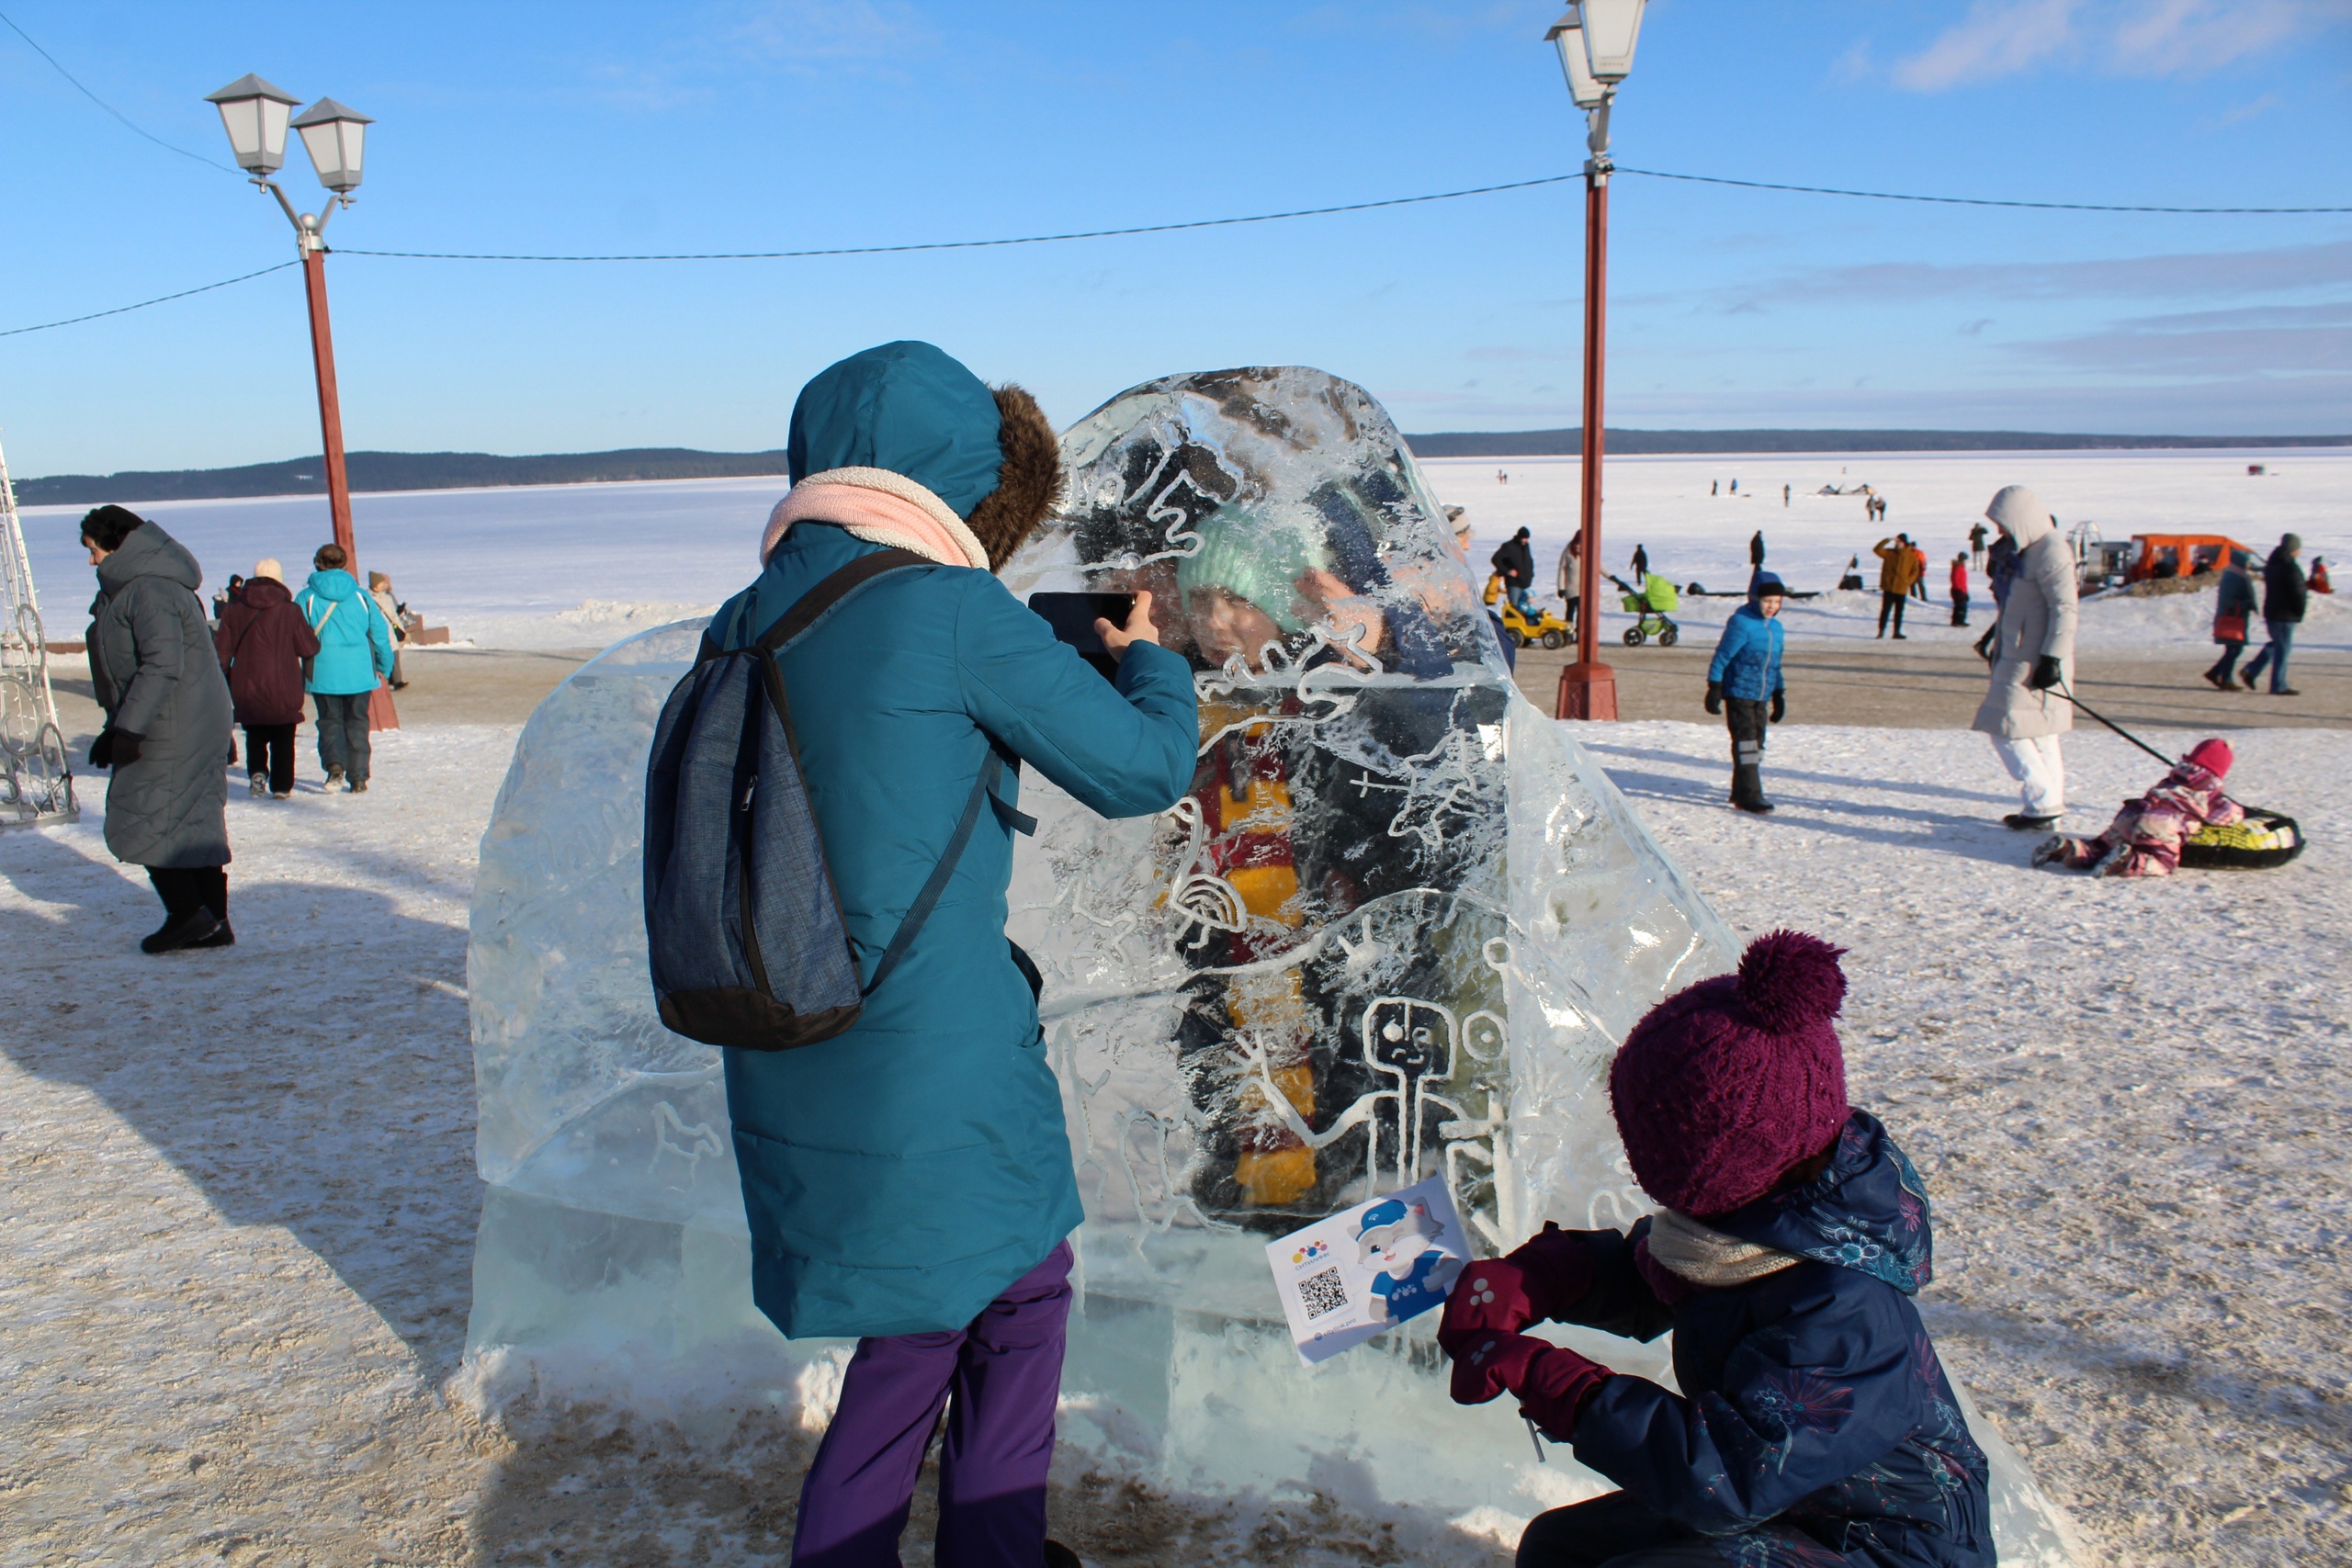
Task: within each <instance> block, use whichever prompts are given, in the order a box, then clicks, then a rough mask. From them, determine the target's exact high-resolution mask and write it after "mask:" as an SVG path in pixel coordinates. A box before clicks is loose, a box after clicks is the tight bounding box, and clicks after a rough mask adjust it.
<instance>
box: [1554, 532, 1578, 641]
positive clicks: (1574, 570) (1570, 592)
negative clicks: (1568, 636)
mask: <svg viewBox="0 0 2352 1568" xmlns="http://www.w3.org/2000/svg"><path fill="white" fill-rule="evenodd" d="M1560 599H1561V601H1562V602H1563V603H1564V604H1566V605H1567V607H1568V625H1570V626H1575V625H1576V624H1577V616H1578V615H1582V614H1583V613H1584V530H1583V529H1581V528H1579V529H1577V531H1576V532H1575V533H1574V534H1572V535H1570V536H1568V547H1567V548H1566V549H1564V550H1562V551H1561V552H1560Z"/></svg>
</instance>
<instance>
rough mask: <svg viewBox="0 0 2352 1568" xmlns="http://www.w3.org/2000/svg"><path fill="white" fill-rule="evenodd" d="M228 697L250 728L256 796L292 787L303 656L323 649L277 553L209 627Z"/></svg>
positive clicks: (283, 794) (248, 761) (251, 782)
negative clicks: (297, 603) (214, 627)
mask: <svg viewBox="0 0 2352 1568" xmlns="http://www.w3.org/2000/svg"><path fill="white" fill-rule="evenodd" d="M212 649H213V652H214V653H215V654H216V655H218V656H219V658H220V672H221V673H222V674H224V675H226V676H228V678H229V697H230V700H231V702H232V704H233V705H234V706H235V710H236V716H237V722H238V723H239V724H241V725H243V726H244V730H245V769H246V783H247V785H248V787H249V788H250V789H251V790H252V791H253V794H254V797H255V798H259V797H260V796H262V795H269V796H272V797H273V798H276V799H278V800H284V799H286V798H287V797H288V796H289V795H292V794H293V793H294V727H295V726H296V725H298V724H300V723H301V722H302V660H305V659H310V658H312V657H314V656H315V655H316V654H317V653H318V651H319V639H318V637H317V635H316V634H315V633H313V632H312V631H311V623H310V622H309V621H307V620H305V619H303V618H302V612H301V611H300V610H299V609H297V608H295V605H294V595H293V594H292V593H291V592H288V589H287V586H286V581H285V570H284V569H283V568H281V567H280V566H279V565H278V564H277V561H275V560H272V559H269V558H263V559H262V560H260V561H257V562H255V563H254V575H253V578H252V581H248V582H247V583H246V584H245V591H244V593H243V597H242V598H240V599H239V600H238V602H237V603H235V604H231V605H230V606H229V608H228V609H227V610H226V611H224V612H223V613H222V614H221V616H220V630H219V631H217V632H214V633H213V634H212Z"/></svg>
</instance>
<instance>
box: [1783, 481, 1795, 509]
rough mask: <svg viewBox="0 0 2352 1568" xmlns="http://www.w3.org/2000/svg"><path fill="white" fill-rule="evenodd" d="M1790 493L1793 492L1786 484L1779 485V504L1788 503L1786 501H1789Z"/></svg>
mask: <svg viewBox="0 0 2352 1568" xmlns="http://www.w3.org/2000/svg"><path fill="white" fill-rule="evenodd" d="M1792 493H1793V492H1792V491H1791V490H1790V488H1789V487H1788V486H1787V485H1782V486H1781V505H1782V506H1786V505H1788V503H1789V497H1790V495H1791V494H1792Z"/></svg>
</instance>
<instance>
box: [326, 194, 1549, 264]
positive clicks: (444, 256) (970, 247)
mask: <svg viewBox="0 0 2352 1568" xmlns="http://www.w3.org/2000/svg"><path fill="white" fill-rule="evenodd" d="M1583 177H1584V176H1583V175H1544V177H1543V178H1542V179H1536V180H1513V181H1511V182H1510V184H1509V185H1499V186H1471V187H1470V188H1469V189H1468V190H1442V191H1438V192H1436V193H1435V194H1434V195H1430V196H1392V197H1387V198H1386V199H1385V200H1382V201H1351V202H1349V203H1347V204H1346V205H1344V206H1340V207H1302V208H1298V209H1295V210H1292V211H1289V212H1261V213H1257V214H1255V215H1254V216H1251V217H1249V218H1196V219H1193V220H1190V221H1188V222H1183V223H1143V224H1138V225H1136V227H1134V228H1132V229H1080V230H1074V231H1071V232H1069V233H1067V234H1023V235H1020V236H1018V237H1017V238H1014V239H1010V240H930V241H925V242H923V243H920V244H911V245H841V246H835V247H833V248H831V249H828V250H818V251H700V252H691V253H688V252H678V253H675V254H664V255H578V256H566V255H557V256H541V255H492V254H474V253H471V252H462V251H349V250H347V251H343V252H342V254H344V255H347V256H398V257H400V258H401V259H403V260H406V261H530V262H616V261H617V262H650V261H792V260H797V259H799V258H802V257H808V256H882V255H895V254H899V253H900V252H904V251H978V250H987V249H990V248H992V247H995V246H999V245H1049V244H1052V243H1055V242H1056V241H1059V240H1109V239H1115V238H1117V237H1118V236H1120V235H1122V234H1167V233H1172V232H1173V231H1176V230H1179V229H1224V228H1229V227H1231V226H1232V225H1234V224H1236V223H1275V222H1279V221H1281V220H1283V219H1285V218H1322V217H1326V216H1329V214H1331V213H1334V212H1369V211H1371V210H1372V209H1374V208H1378V207H1412V206H1415V205H1417V204H1419V203H1420V202H1425V201H1452V200H1453V199H1454V198H1455V197H1464V196H1492V195H1494V194H1495V193H1496V192H1498V191H1506V190H1526V189H1529V188H1530V187H1532V186H1555V185H1558V184H1560V183H1561V182H1562V181H1564V180H1578V179H1582V178H1583Z"/></svg>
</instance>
